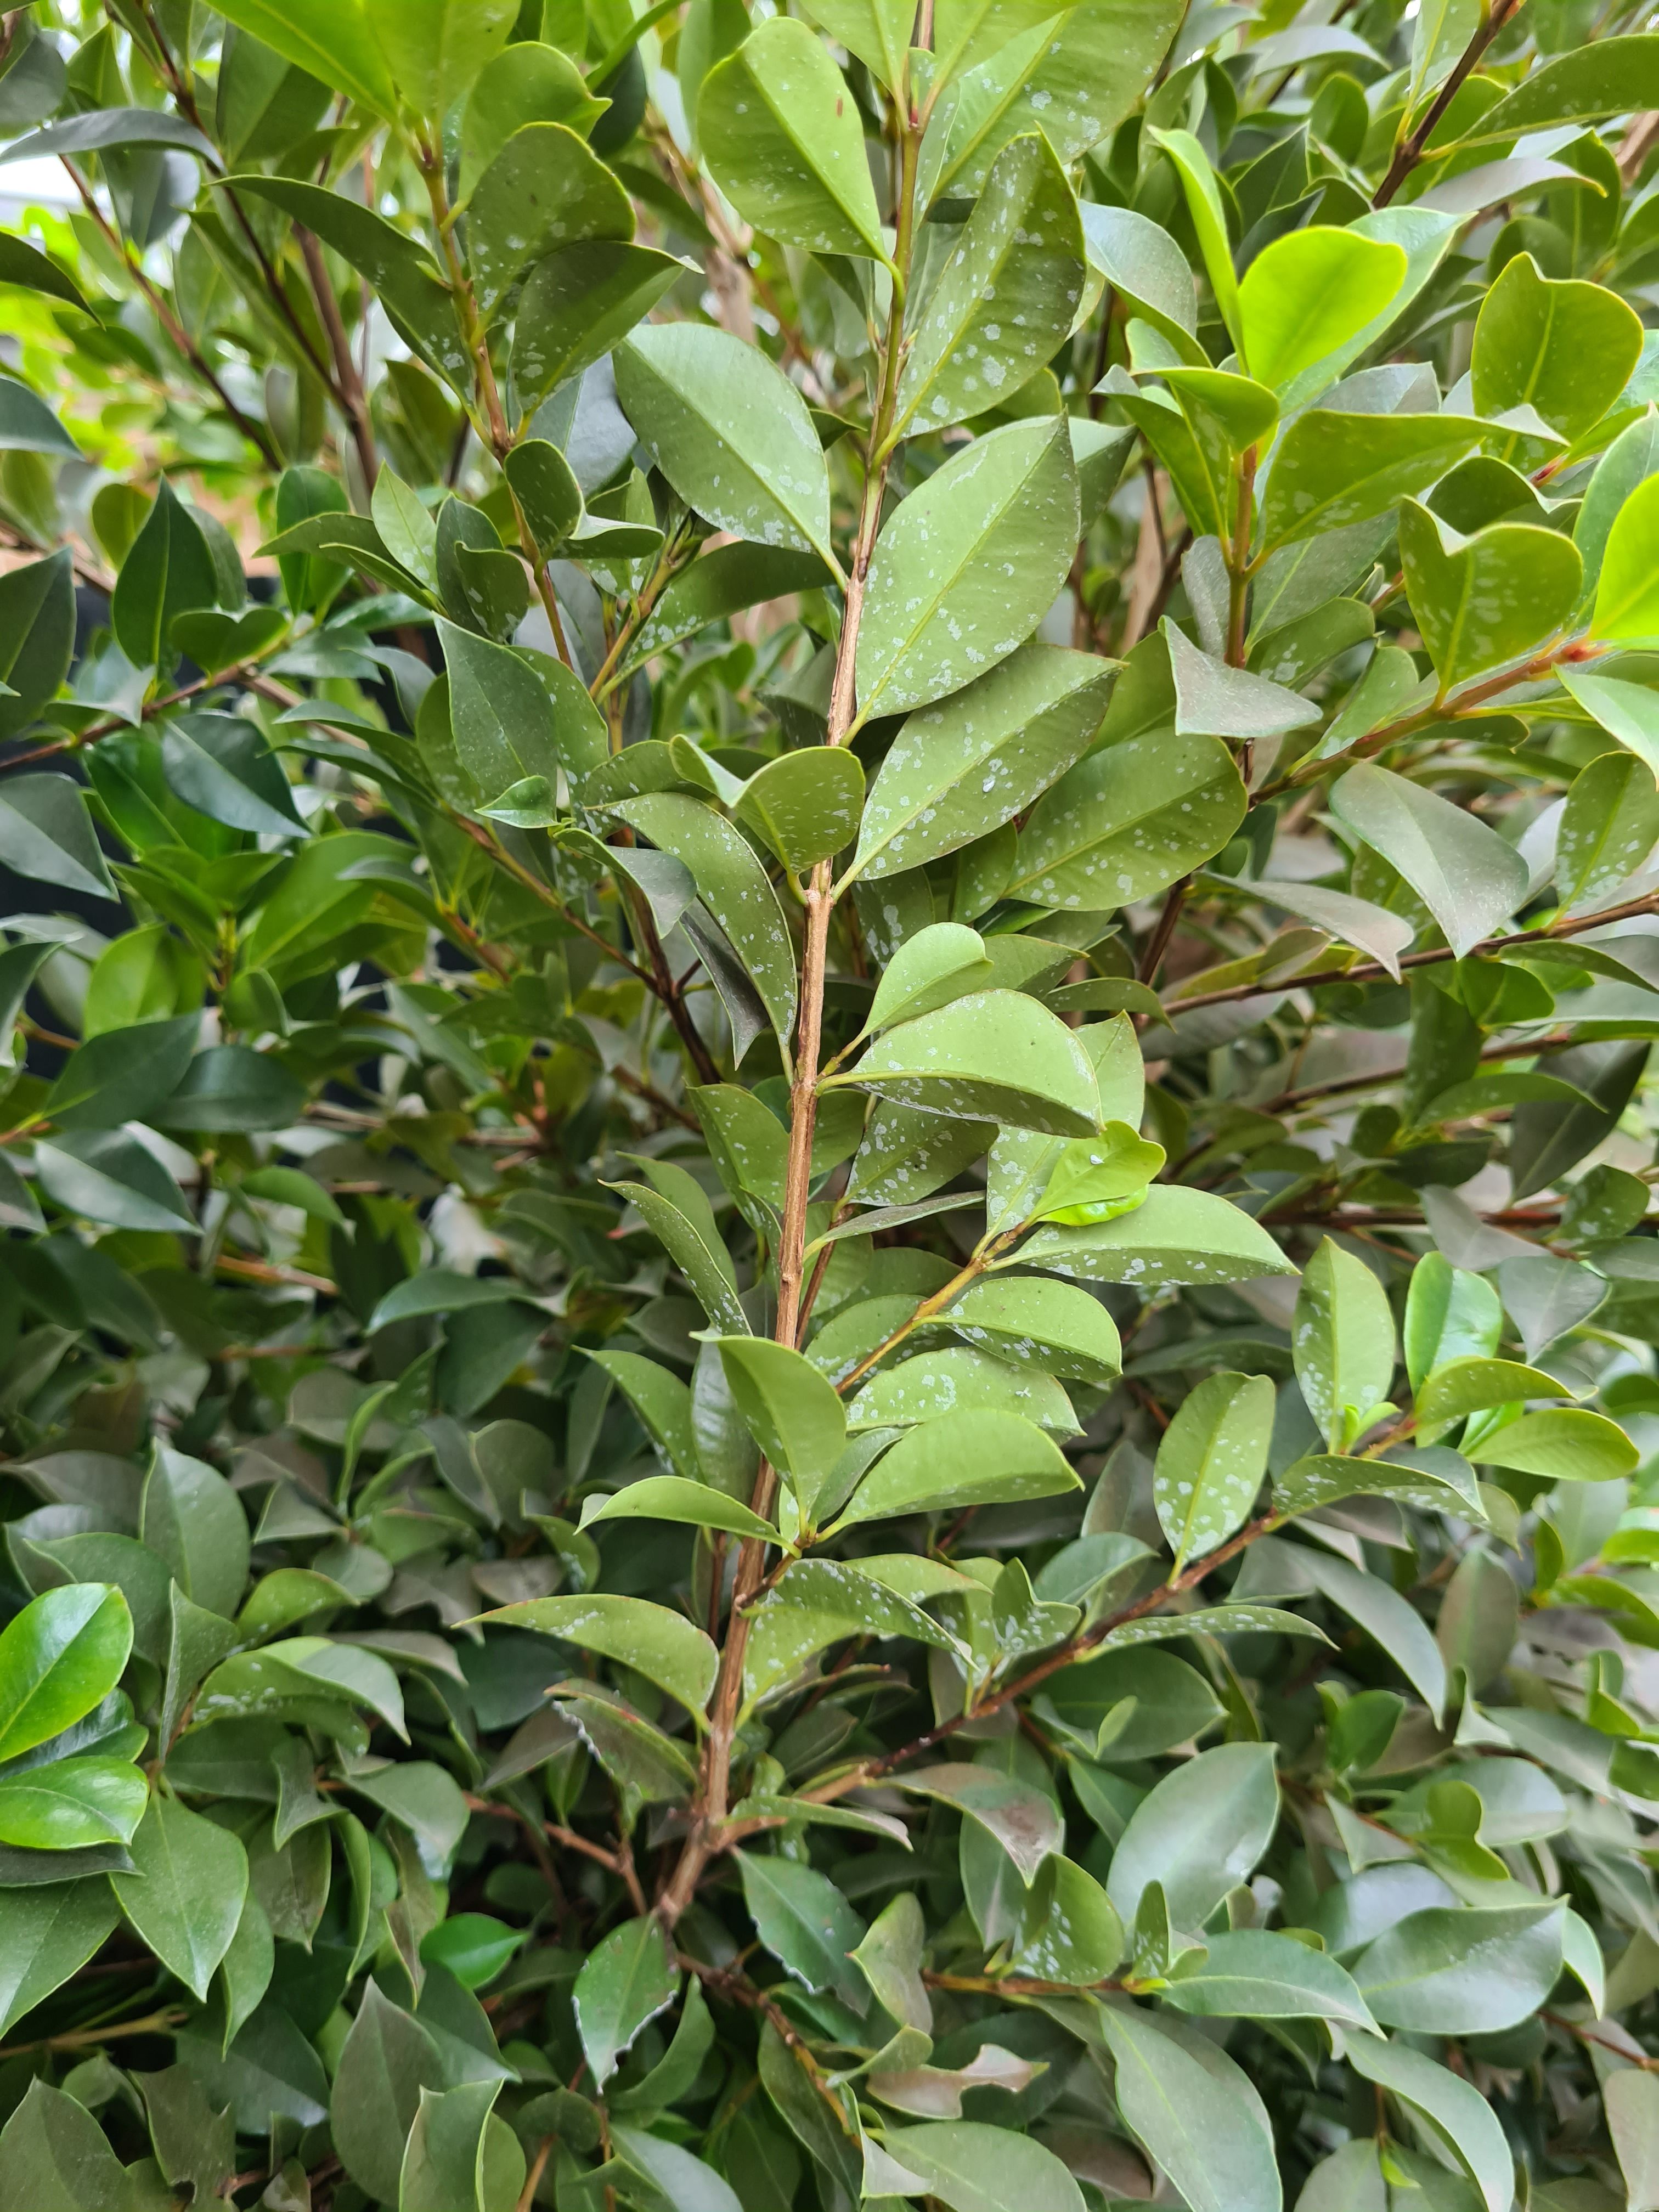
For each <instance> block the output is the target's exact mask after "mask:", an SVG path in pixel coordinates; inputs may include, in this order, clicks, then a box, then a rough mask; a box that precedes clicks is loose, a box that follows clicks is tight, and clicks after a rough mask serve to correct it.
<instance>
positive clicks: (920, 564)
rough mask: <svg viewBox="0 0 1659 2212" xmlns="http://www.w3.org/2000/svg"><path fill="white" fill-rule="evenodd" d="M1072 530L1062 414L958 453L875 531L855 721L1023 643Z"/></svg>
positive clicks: (1059, 570) (1074, 498) (1073, 495)
mask: <svg viewBox="0 0 1659 2212" xmlns="http://www.w3.org/2000/svg"><path fill="white" fill-rule="evenodd" d="M804 412H805V410H804V408H803V413H804ZM667 473H670V474H671V471H667ZM727 527H728V528H729V527H732V525H729V524H728V525H727ZM1077 532H1078V490H1077V469H1076V465H1075V464H1074V462H1073V458H1072V441H1071V439H1070V437H1069V435H1067V432H1066V419H1065V417H1064V416H1043V417H1039V418H1037V419H1036V420H1034V421H1030V422H1010V423H1007V424H1006V425H1005V426H1004V427H1003V428H1001V429H998V430H991V431H988V432H987V434H986V435H985V436H983V437H981V438H975V440H974V441H973V443H972V444H971V445H970V446H969V447H967V448H966V449H965V450H964V451H962V452H958V453H953V454H952V455H951V458H950V459H949V460H947V461H946V462H945V465H944V466H943V467H942V468H941V469H939V470H938V471H936V472H935V473H934V474H933V475H932V476H930V477H928V478H927V482H926V483H922V484H921V485H919V486H918V487H917V489H915V491H913V492H912V493H911V494H910V495H909V497H908V499H907V500H905V501H902V504H901V505H900V506H899V507H897V508H896V510H895V511H894V513H892V514H891V515H890V517H889V518H888V520H887V523H886V525H885V526H884V529H883V531H882V533H881V535H880V537H879V538H878V539H877V540H876V550H875V556H874V558H873V559H872V562H871V564H870V580H869V586H868V588H867V591H866V597H865V602H864V620H863V623H862V625H861V626H860V630H859V640H858V659H857V678H858V701H859V714H860V720H868V719H869V717H870V716H871V715H872V714H875V713H878V712H879V713H881V714H901V713H902V712H904V711H905V710H907V709H908V708H912V707H924V706H926V705H927V703H928V702H929V701H930V700H933V699H942V698H943V697H944V696H945V694H946V693H947V692H950V691H957V690H961V688H962V687H963V684H967V683H968V682H969V681H970V679H971V678H974V677H976V676H981V675H983V674H984V673H985V671H987V669H989V668H990V667H991V666H992V665H994V663H995V662H997V661H1000V660H1003V659H1006V658H1007V656H1008V655H1009V654H1010V653H1012V652H1013V651H1014V649H1015V647H1018V646H1020V645H1023V644H1024V642H1025V641H1026V639H1027V638H1028V637H1030V635H1031V633H1032V631H1033V630H1034V629H1036V626H1037V624H1038V623H1040V622H1041V621H1042V617H1043V616H1044V615H1046V614H1047V613H1048V610H1049V608H1050V607H1051V606H1052V605H1054V599H1055V596H1056V594H1057V593H1058V592H1059V590H1060V586H1061V585H1062V584H1063V583H1064V582H1065V580H1066V573H1067V571H1068V570H1069V568H1070V567H1071V564H1072V556H1073V553H1074V552H1075V550H1076V547H1077ZM750 534H751V535H752V534H753V533H752V532H751V533H750Z"/></svg>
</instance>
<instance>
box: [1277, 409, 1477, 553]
mask: <svg viewBox="0 0 1659 2212" xmlns="http://www.w3.org/2000/svg"><path fill="white" fill-rule="evenodd" d="M1485 435H1486V426H1485V425H1484V424H1483V423H1480V422H1474V421H1471V420H1470V419H1468V417H1466V416H1455V415H1342V414H1337V413H1335V412H1333V411H1331V410H1327V409H1325V408H1319V407H1310V408H1309V409H1308V410H1307V411H1306V412H1305V413H1304V414H1301V415H1298V416H1297V418H1296V420H1295V421H1294V422H1292V423H1291V425H1290V427H1289V428H1288V429H1287V430H1286V431H1285V435H1284V436H1283V438H1282V439H1281V440H1280V441H1279V447H1278V449H1277V450H1276V452H1275V453H1274V454H1273V469H1272V471H1271V473H1270V474H1269V476H1268V477H1267V489H1266V491H1265V493H1264V494H1263V495H1262V503H1261V516H1262V524H1261V526H1262V537H1263V544H1262V549H1261V550H1263V551H1264V552H1271V551H1273V549H1274V548H1275V547H1277V546H1280V545H1290V544H1296V543H1298V542H1299V541H1301V540H1302V539H1304V538H1313V537H1316V536H1319V535H1322V534H1323V533H1326V532H1332V531H1337V530H1346V529H1348V528H1350V527H1352V526H1353V525H1354V524H1356V523H1360V522H1364V521H1367V520H1370V517H1371V516H1373V515H1379V514H1385V513H1388V512H1389V509H1390V508H1392V507H1396V506H1397V505H1398V504H1399V502H1400V501H1401V500H1402V499H1407V498H1409V497H1411V496H1412V495H1413V494H1414V493H1417V492H1420V491H1425V490H1426V489H1428V487H1429V486H1430V485H1431V484H1432V483H1436V482H1437V480H1438V479H1439V478H1440V477H1443V476H1444V475H1445V473H1446V471H1448V470H1449V469H1450V468H1452V467H1453V466H1455V464H1456V463H1457V462H1459V461H1461V460H1462V459H1463V457H1464V455H1465V454H1466V453H1471V452H1473V451H1474V447H1476V446H1478V445H1479V444H1480V441H1481V439H1482V438H1483V437H1484V436H1485Z"/></svg>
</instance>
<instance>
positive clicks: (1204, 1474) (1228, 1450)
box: [1152, 1375, 1273, 1577]
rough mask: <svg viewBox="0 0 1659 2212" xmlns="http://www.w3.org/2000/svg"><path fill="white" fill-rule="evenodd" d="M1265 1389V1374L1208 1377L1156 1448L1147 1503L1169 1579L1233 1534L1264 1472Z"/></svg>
mask: <svg viewBox="0 0 1659 2212" xmlns="http://www.w3.org/2000/svg"><path fill="white" fill-rule="evenodd" d="M1272 1436H1273V1384H1272V1383H1270V1382H1269V1381H1268V1380H1267V1376H1265V1375H1210V1376H1206V1378H1205V1379H1204V1381H1203V1382H1202V1383H1200V1384H1199V1386H1198V1388H1197V1389H1195V1390H1194V1392H1193V1394H1192V1395H1191V1396H1190V1397H1189V1398H1188V1399H1186V1400H1185V1401H1183V1403H1182V1406H1181V1407H1180V1408H1179V1410H1178V1411H1177V1413H1176V1417H1175V1419H1173V1420H1172V1421H1171V1422H1170V1425H1169V1427H1168V1428H1167V1429H1166V1430H1165V1431H1164V1436H1163V1439H1162V1441H1161V1442H1160V1443H1159V1445H1158V1464H1157V1468H1156V1470H1155V1472H1154V1475H1153V1483H1152V1497H1153V1500H1154V1503H1155V1504H1156V1505H1157V1508H1158V1523H1159V1526H1160V1527H1161V1528H1163V1531H1164V1534H1165V1536H1167V1537H1168V1539H1169V1541H1170V1547H1171V1548H1172V1549H1173V1551H1174V1553H1175V1565H1173V1566H1172V1567H1171V1569H1170V1574H1171V1576H1172V1577H1173V1576H1176V1575H1178V1574H1179V1573H1180V1572H1181V1570H1182V1567H1184V1566H1185V1565H1186V1564H1187V1562H1188V1559H1203V1558H1204V1557H1205V1556H1206V1554H1207V1553H1211V1552H1212V1551H1214V1550H1215V1548H1216V1547H1217V1545H1218V1544H1223V1543H1225V1541H1226V1540H1227V1538H1228V1537H1229V1536H1231V1534H1233V1532H1234V1530H1235V1529H1237V1528H1240V1527H1241V1526H1242V1525H1243V1521H1244V1518H1245V1516H1246V1515H1247V1514H1248V1513H1249V1510H1250V1507H1251V1505H1252V1504H1254V1503H1255V1494H1256V1492H1257V1491H1258V1490H1260V1489H1261V1480H1262V1477H1263V1476H1264V1475H1265V1474H1266V1473H1267V1445H1268V1443H1269V1442H1270V1440H1271V1438H1272Z"/></svg>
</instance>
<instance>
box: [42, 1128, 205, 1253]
mask: <svg viewBox="0 0 1659 2212" xmlns="http://www.w3.org/2000/svg"><path fill="white" fill-rule="evenodd" d="M34 1172H35V1176H36V1178H37V1180H38V1181H39V1182H40V1188H41V1189H42V1190H43V1191H44V1192H45V1193H46V1195H47V1197H48V1198H50V1199H52V1200H55V1201H56V1203H57V1204H58V1205H59V1206H62V1207H63V1208H64V1211H65V1212H69V1213H78V1214H81V1215H82V1216H83V1217H84V1218H86V1219H87V1220H88V1221H97V1222H102V1223H104V1224H106V1225H107V1226H109V1227H110V1228H112V1229H149V1230H161V1231H167V1230H179V1229H182V1230H185V1231H192V1230H194V1229H195V1228H196V1227H197V1223H196V1220H195V1218H194V1217H193V1215H192V1214H191V1211H190V1208H189V1207H188V1206H186V1205H185V1197H184V1193H183V1192H182V1191H181V1190H180V1189H179V1186H178V1184H177V1183H176V1182H174V1181H173V1177H172V1176H170V1175H169V1174H168V1173H167V1170H166V1169H165V1168H164V1167H163V1166H162V1165H161V1162H160V1161H159V1160H158V1159H157V1158H155V1154H154V1153H153V1152H149V1150H148V1149H147V1148H146V1147H145V1146H143V1145H141V1144H140V1143H139V1141H138V1139H137V1138H136V1137H130V1136H128V1135H126V1134H125V1132H123V1131H121V1130H118V1129H88V1130H85V1131H72V1130H71V1131H66V1132H65V1133H64V1135H63V1136H61V1137H59V1138H58V1139H57V1141H56V1142H55V1143H52V1144H46V1143H40V1144H37V1145H36V1146H35V1148H34Z"/></svg>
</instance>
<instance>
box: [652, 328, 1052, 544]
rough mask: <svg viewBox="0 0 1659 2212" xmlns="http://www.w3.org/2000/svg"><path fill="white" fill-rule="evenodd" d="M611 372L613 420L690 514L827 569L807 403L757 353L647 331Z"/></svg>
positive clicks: (820, 474) (711, 339) (699, 336)
mask: <svg viewBox="0 0 1659 2212" xmlns="http://www.w3.org/2000/svg"><path fill="white" fill-rule="evenodd" d="M616 363H617V398H618V399H619V400H620V401H621V403H622V407H623V413H624V414H625V415H626V416H627V417H628V419H629V422H631V423H632V424H633V426H634V428H635V430H636V431H637V432H638V433H639V435H640V439H641V443H642V444H643V445H644V446H645V447H647V450H648V451H649V453H650V454H651V456H652V459H653V460H654V461H655V462H656V464H657V466H658V467H659V469H660V470H661V471H662V472H663V474H664V475H665V477H667V479H668V481H669V483H671V484H672V485H673V487H674V489H675V490H676V491H677V492H678V494H679V495H680V497H681V498H682V499H683V500H684V501H685V503H686V505H687V506H688V507H695V508H696V512H697V513H699V514H702V515H705V516H707V518H708V520H709V521H710V522H713V523H715V524H717V525H718V526H719V527H720V529H722V530H729V531H731V532H732V535H733V536H734V537H738V538H751V539H753V540H754V541H755V542H756V543H757V544H762V545H776V546H784V547H787V549H788V550H790V551H791V552H794V553H821V554H822V555H823V557H824V559H825V560H827V561H828V562H829V563H830V565H831V567H832V568H833V567H834V566H835V554H834V551H833V550H832V548H831V546H830V543H829V471H828V469H827V468H826V467H825V465H824V459H823V447H822V446H821V445H820V444H819V442H818V434H817V431H816V430H815V429H814V428H813V427H812V417H811V415H810V414H809V413H808V412H807V407H806V402H805V400H804V399H803V398H801V396H800V394H799V392H797V391H796V389H795V387H794V386H793V384H791V383H790V381H789V380H788V378H787V376H785V374H783V372H782V370H781V369H779V368H774V367H773V365H772V363H771V362H769V360H768V359H767V358H766V356H765V355H764V354H763V353H762V352H761V351H760V349H759V348H758V347H757V346H752V345H745V344H744V343H743V341H742V339H741V338H735V337H732V335H731V333H730V332H729V331H718V330H715V329H714V328H713V326H712V325H709V324H707V323H653V324H650V325H647V326H646V327H644V328H642V329H640V330H636V331H635V332H634V335H633V336H632V337H630V338H629V340H628V342H627V343H626V344H625V345H622V346H619V347H618V348H617V355H616ZM1069 557H1070V555H1069V550H1068V554H1067V558H1068V559H1069Z"/></svg>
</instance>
